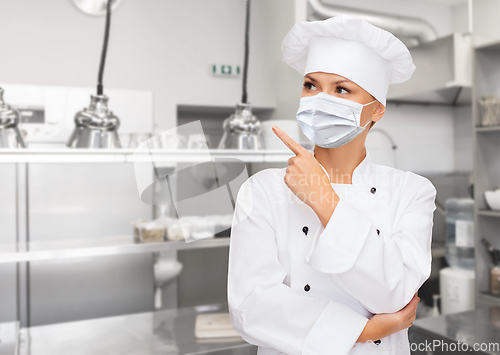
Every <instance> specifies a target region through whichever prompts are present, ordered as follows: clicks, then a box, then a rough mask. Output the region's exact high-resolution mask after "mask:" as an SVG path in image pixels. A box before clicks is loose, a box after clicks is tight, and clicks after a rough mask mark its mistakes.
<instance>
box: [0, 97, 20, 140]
mask: <svg viewBox="0 0 500 355" xmlns="http://www.w3.org/2000/svg"><path fill="white" fill-rule="evenodd" d="M3 93H4V90H3V89H2V88H0V148H26V144H25V143H24V139H23V136H22V135H21V132H19V127H18V124H19V118H20V114H19V111H17V110H16V109H14V108H12V107H11V106H9V105H7V104H6V103H5V102H4V101H3Z"/></svg>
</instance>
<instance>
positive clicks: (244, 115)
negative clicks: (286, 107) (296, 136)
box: [218, 0, 262, 150]
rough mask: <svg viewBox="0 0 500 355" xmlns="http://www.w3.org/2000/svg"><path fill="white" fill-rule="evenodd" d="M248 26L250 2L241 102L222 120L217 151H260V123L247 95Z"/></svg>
mask: <svg viewBox="0 0 500 355" xmlns="http://www.w3.org/2000/svg"><path fill="white" fill-rule="evenodd" d="M249 26H250V0H247V6H246V25H245V58H244V64H243V94H242V98H241V102H240V103H238V104H237V105H236V112H235V113H233V114H232V115H231V116H230V117H228V118H226V119H225V120H224V123H223V125H222V128H223V130H224V134H223V135H222V139H221V141H220V143H219V147H218V148H219V149H241V150H254V149H262V138H261V135H260V131H261V123H260V121H259V120H258V119H257V117H256V116H255V115H253V114H252V107H251V105H250V103H249V102H248V95H247V73H248V51H249V41H248V39H249Z"/></svg>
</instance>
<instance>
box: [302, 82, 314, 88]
mask: <svg viewBox="0 0 500 355" xmlns="http://www.w3.org/2000/svg"><path fill="white" fill-rule="evenodd" d="M304 87H305V88H306V89H307V90H316V86H314V84H313V83H309V82H305V83H304Z"/></svg>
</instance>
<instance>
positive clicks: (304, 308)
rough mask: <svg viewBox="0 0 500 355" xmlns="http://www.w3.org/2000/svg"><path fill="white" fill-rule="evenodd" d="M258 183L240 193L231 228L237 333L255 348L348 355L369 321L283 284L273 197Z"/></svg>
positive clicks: (230, 293)
mask: <svg viewBox="0 0 500 355" xmlns="http://www.w3.org/2000/svg"><path fill="white" fill-rule="evenodd" d="M252 178H253V177H251V178H250V179H249V180H247V181H246V182H245V183H244V184H243V185H242V187H241V188H240V190H239V192H238V197H237V201H236V206H235V214H234V218H233V225H232V229H231V239H230V249H229V265H228V266H229V270H228V285H227V286H228V287H227V298H228V306H229V313H230V317H231V322H232V324H233V327H234V329H235V330H236V332H237V333H238V334H240V335H241V337H242V338H243V339H244V340H246V341H247V342H248V343H250V344H254V345H256V346H261V347H265V348H272V349H275V350H278V351H281V352H283V353H285V354H289V355H298V354H311V355H312V354H315V355H322V354H325V355H326V354H328V355H330V354H332V353H335V354H337V355H347V354H348V353H349V352H350V351H351V350H352V348H353V347H354V345H355V344H356V340H357V339H358V337H359V335H360V334H361V333H362V332H363V329H364V327H365V325H366V323H367V322H368V318H366V317H365V316H363V315H361V314H360V313H358V312H356V311H355V310H353V309H352V308H350V307H349V306H347V305H345V304H342V303H337V302H333V301H331V300H328V299H326V298H317V297H313V296H308V295H304V294H300V293H298V292H296V291H294V290H292V289H291V288H290V287H289V286H287V285H286V284H284V283H283V282H284V279H285V277H286V276H287V273H286V270H285V269H284V268H283V266H282V264H281V263H280V260H279V258H278V248H277V244H276V235H275V229H274V227H273V226H275V224H273V222H272V216H271V210H270V205H269V202H268V198H267V197H266V196H265V195H264V192H263V190H261V189H260V188H259V187H256V186H255V185H254V184H252V181H251V180H252ZM276 228H279V226H276Z"/></svg>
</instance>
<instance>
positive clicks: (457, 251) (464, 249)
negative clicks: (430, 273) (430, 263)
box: [445, 198, 474, 271]
mask: <svg viewBox="0 0 500 355" xmlns="http://www.w3.org/2000/svg"><path fill="white" fill-rule="evenodd" d="M445 205H446V243H445V244H446V245H445V247H446V254H445V258H446V261H447V262H448V264H449V265H450V266H451V267H453V268H458V269H464V270H470V271H473V270H474V200H472V199H470V198H449V199H447V200H446V202H445Z"/></svg>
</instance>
